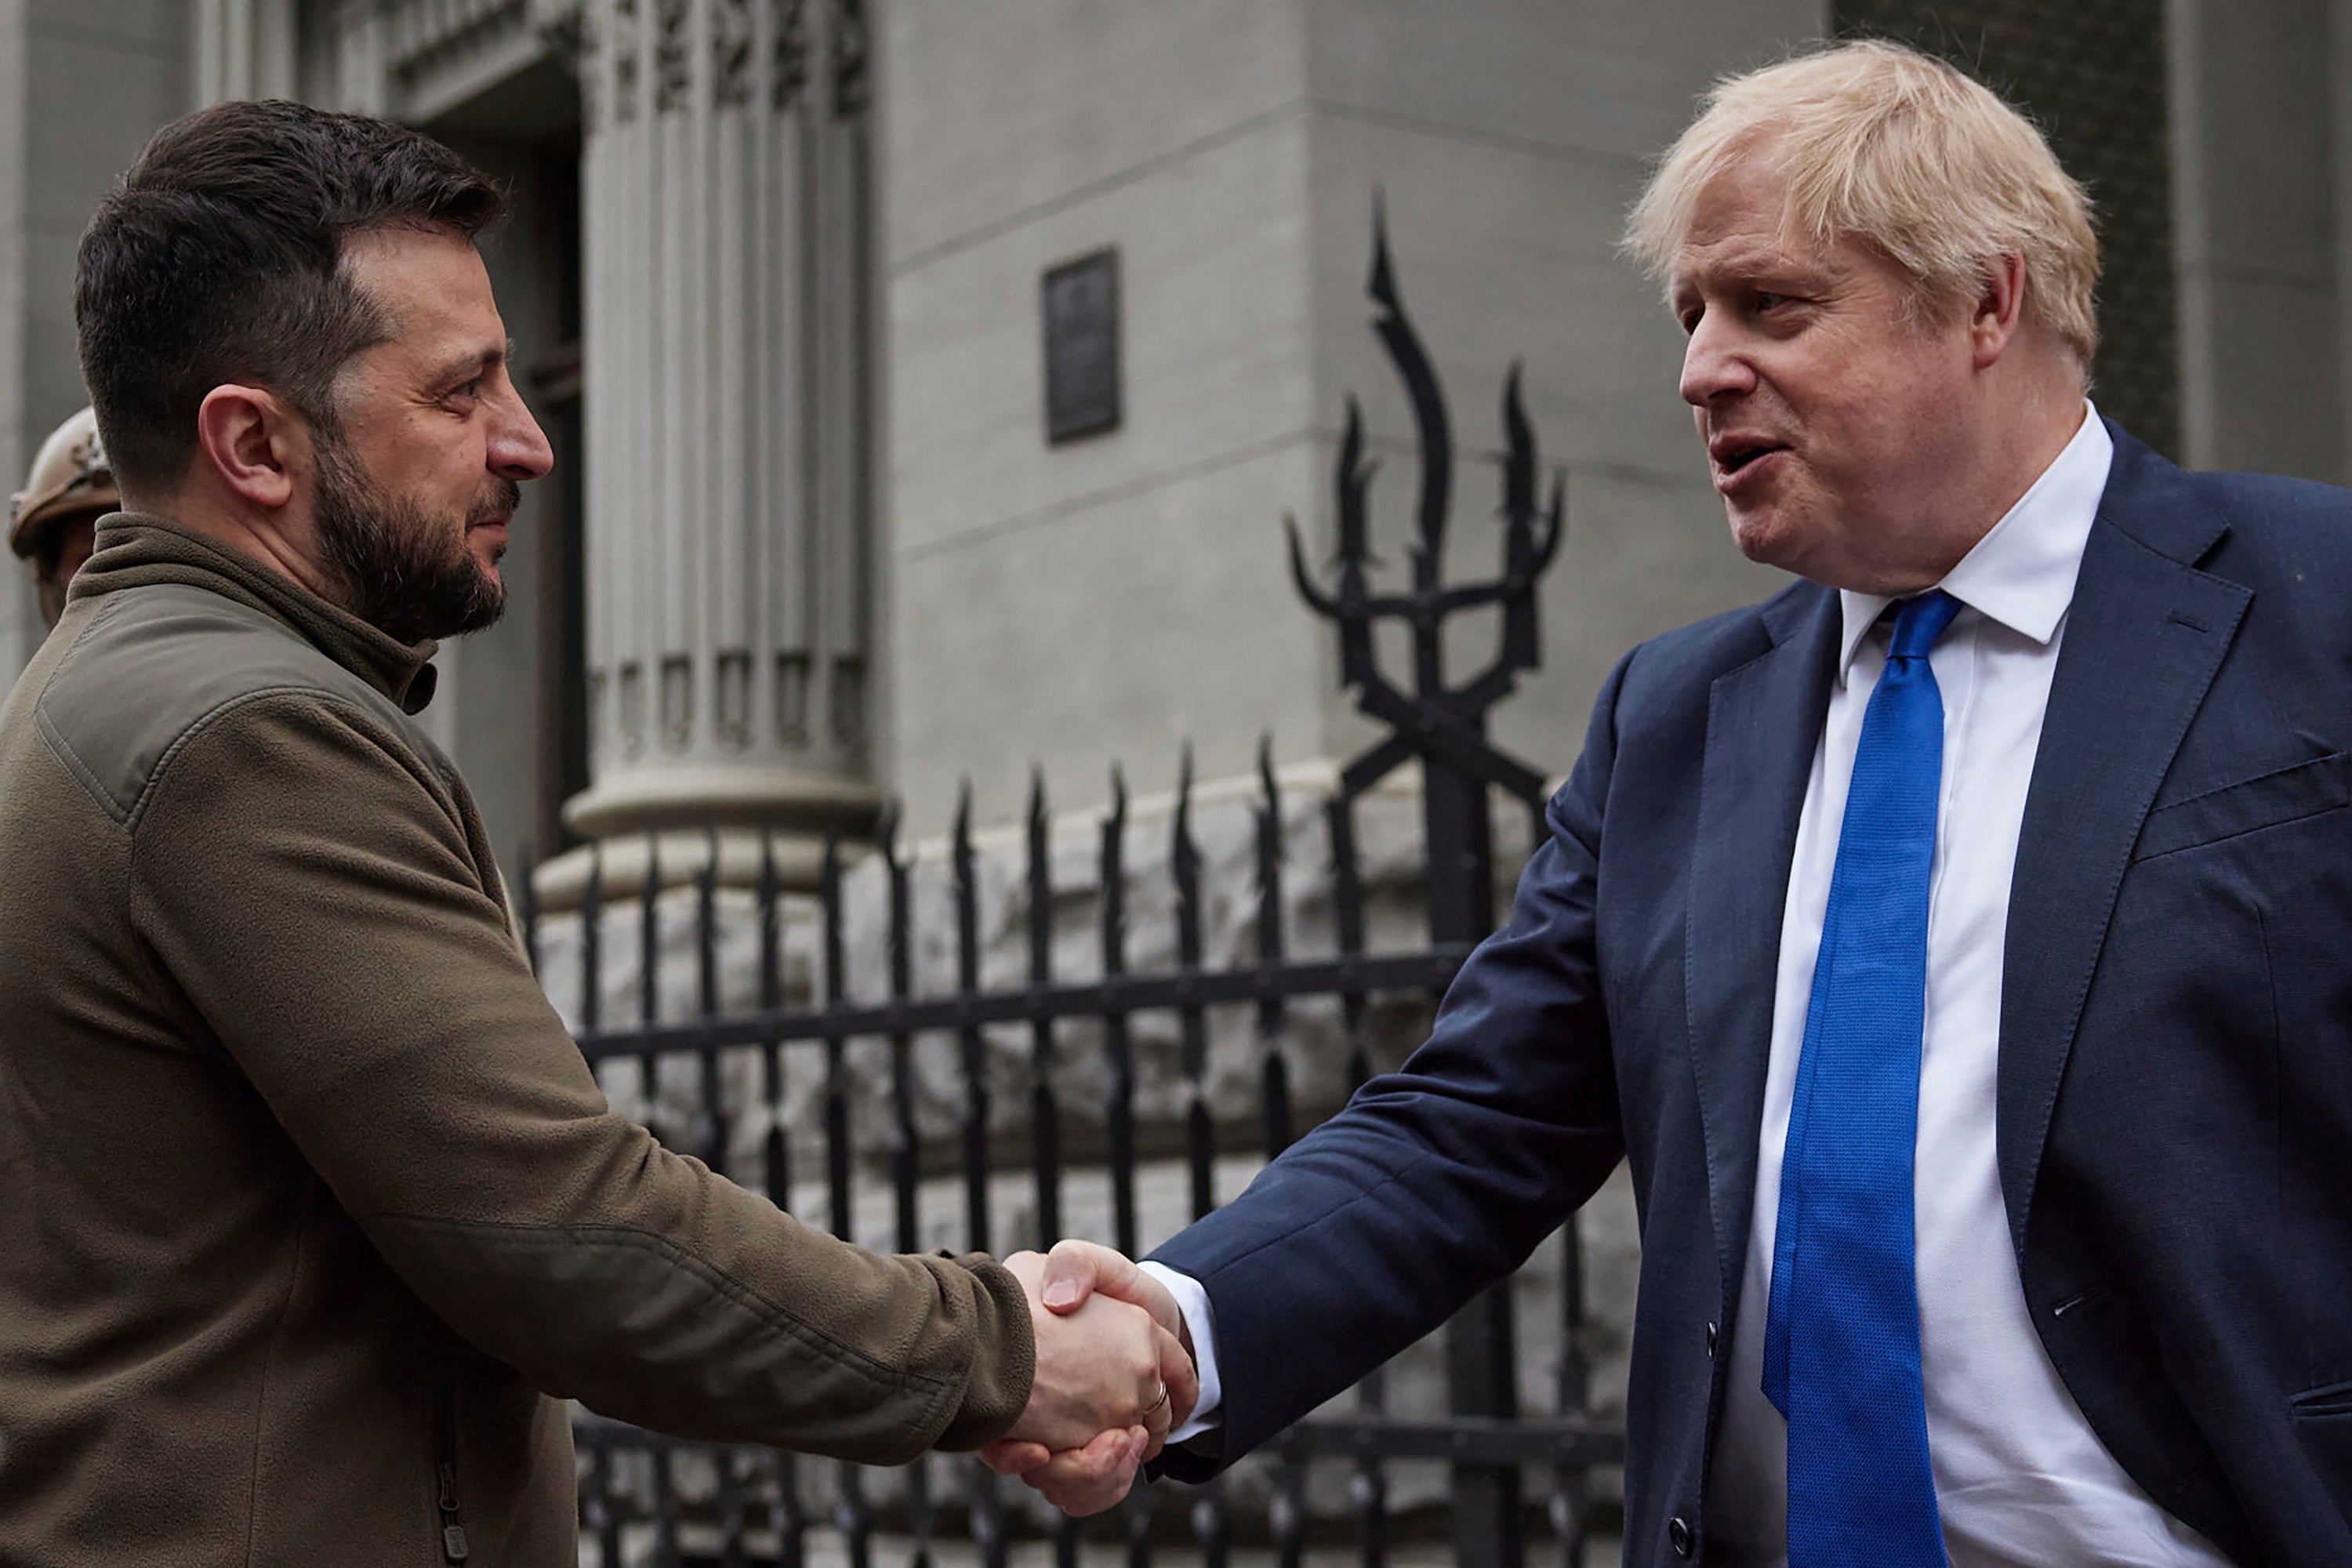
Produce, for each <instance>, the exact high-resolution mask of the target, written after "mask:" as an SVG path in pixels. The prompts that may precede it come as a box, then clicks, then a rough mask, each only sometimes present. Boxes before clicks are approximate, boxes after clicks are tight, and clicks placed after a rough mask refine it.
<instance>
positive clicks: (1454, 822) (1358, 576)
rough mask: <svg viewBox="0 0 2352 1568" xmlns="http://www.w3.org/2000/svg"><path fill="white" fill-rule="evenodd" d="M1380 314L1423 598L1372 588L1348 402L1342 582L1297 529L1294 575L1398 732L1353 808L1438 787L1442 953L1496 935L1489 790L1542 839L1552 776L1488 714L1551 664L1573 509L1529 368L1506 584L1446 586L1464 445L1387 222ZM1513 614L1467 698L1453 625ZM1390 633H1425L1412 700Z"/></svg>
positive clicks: (1516, 408)
mask: <svg viewBox="0 0 2352 1568" xmlns="http://www.w3.org/2000/svg"><path fill="white" fill-rule="evenodd" d="M1366 292H1368V293H1369V294H1370V296H1371V299H1372V301H1373V303H1374V304H1375V305H1377V306H1378V307H1379V310H1378V312H1377V314H1376V315H1375V317H1374V319H1373V327H1374V330H1375V331H1378V332H1379V333H1380V337H1381V343H1382V344H1383V345H1385V346H1386V347H1387V349H1388V353H1389V359H1390V360H1391V363H1394V364H1395V366H1396V370H1397V374H1398V376H1399V377H1400V378H1401V379H1402V381H1403V382H1404V386H1405V392H1406V395H1408V396H1409V397H1410V398H1411V399H1412V418H1413V425H1414V427H1415V429H1416V430H1417V432H1418V433H1419V437H1420V447H1421V498H1420V508H1419V514H1418V517H1417V520H1416V521H1417V523H1418V534H1419V537H1418V538H1417V539H1416V540H1415V542H1413V543H1412V545H1410V546H1409V547H1408V551H1409V553H1410V554H1411V556H1412V587H1411V588H1410V589H1408V590H1407V591H1405V592H1403V593H1399V594H1375V593H1374V592H1372V590H1371V586H1370V583H1369V581H1368V578H1367V568H1369V567H1370V566H1372V565H1375V564H1377V563H1375V562H1374V561H1373V559H1372V553H1371V546H1370V530H1369V527H1368V520H1367V516H1366V500H1367V493H1368V491H1369V489H1370V483H1371V477H1372V470H1373V468H1375V467H1376V465H1375V464H1374V463H1373V462H1372V461H1371V460H1370V459H1368V458H1366V457H1365V456H1364V414H1363V409H1362V407H1361V405H1359V404H1358V403H1357V401H1356V399H1355V398H1354V396H1352V395H1350V396H1349V399H1348V426H1347V431H1346V434H1345V435H1344V436H1343V437H1341V439H1340V442H1339V467H1338V471H1337V474H1336V476H1335V478H1336V482H1337V485H1338V489H1339V553H1338V567H1339V583H1338V586H1337V588H1336V590H1335V591H1334V592H1331V593H1328V594H1326V593H1325V592H1323V591H1322V590H1321V589H1319V588H1318V587H1317V586H1316V585H1315V580H1314V577H1313V575H1312V574H1310V573H1309V571H1308V569H1307V552H1306V549H1305V546H1303V545H1302V544H1301V543H1300V542H1299V537H1298V523H1297V519H1295V518H1286V519H1285V520H1284V526H1285V527H1286V529H1287V530H1288V531H1289V535H1290V569H1291V574H1292V575H1293V577H1295V578H1296V579H1297V584H1298V591H1299V593H1300V594H1301V595H1304V596H1305V598H1306V600H1307V604H1308V605H1311V606H1313V607H1314V609H1315V612H1316V613H1317V614H1318V615H1320V616H1323V617H1325V618H1326V619H1328V620H1329V621H1331V622H1332V623H1333V624H1334V625H1336V626H1338V627H1339V681H1340V684H1341V685H1343V686H1347V687H1351V688H1353V689H1354V690H1355V692H1356V706H1357V707H1358V709H1360V710H1361V711H1362V712H1363V713H1364V714H1365V715H1366V716H1367V717H1368V718H1371V719H1376V720H1379V721H1381V723H1383V724H1385V725H1387V726H1388V728H1389V730H1390V734H1389V736H1388V738H1387V739H1386V740H1384V741H1381V742H1380V743H1379V744H1378V745H1375V746H1373V747H1372V748H1371V749H1370V751H1367V752H1364V753H1363V754H1362V755H1361V756H1360V757H1357V758H1356V759H1355V760H1354V761H1353V762H1351V763H1349V764H1348V766H1347V768H1346V769H1345V770H1344V771H1343V772H1342V773H1341V774H1340V783H1339V799H1340V800H1342V801H1347V802H1352V801H1354V800H1355V799H1356V798H1357V797H1359V796H1360V795H1362V794H1363V793H1364V792H1365V791H1366V790H1369V789H1370V788H1371V787H1372V786H1373V785H1374V784H1378V783H1379V782H1380V781H1381V779H1382V778H1385V777H1386V776H1387V775H1388V774H1389V773H1391V772H1392V771H1394V770H1395V769H1396V768H1397V767H1399V766H1400V765H1402V763H1405V762H1406V761H1408V760H1410V759H1412V758H1414V757H1418V758H1420V759H1421V761H1422V763H1423V769H1424V770H1425V773H1426V783H1425V789H1424V799H1425V801H1426V820H1427V826H1428V831H1429V877H1430V900H1429V921H1430V935H1431V937H1432V938H1433V939H1434V940H1436V941H1438V942H1475V941H1477V940H1478V939H1479V938H1480V937H1483V936H1485V935H1486V933H1487V932H1488V931H1491V930H1493V929H1494V896H1493V885H1494V875H1493V869H1494V861H1493V852H1492V846H1491V844H1490V843H1489V842H1488V838H1489V836H1488V834H1487V832H1486V826H1485V825H1486V820H1487V818H1486V812H1485V810H1484V809H1482V808H1481V806H1482V805H1483V801H1484V798H1485V793H1486V790H1487V789H1488V788H1489V787H1494V788H1500V789H1504V790H1507V791H1509V792H1510V793H1511V794H1512V795H1516V796H1517V797H1518V798H1519V799H1520V800H1521V801H1523V802H1525V803H1526V804H1527V805H1528V806H1529V808H1530V809H1531V810H1532V811H1533V812H1534V813H1535V814H1536V816H1537V826H1538V828H1540V826H1541V822H1540V816H1541V812H1542V806H1543V776H1542V775H1541V774H1540V773H1538V772H1537V771H1536V770H1535V769H1533V768H1531V767H1529V766H1528V765H1527V764H1526V763H1522V762H1520V761H1519V760H1518V759H1517V758H1516V757H1513V756H1511V755H1509V754H1508V753H1507V752H1502V751H1499V750H1497V749H1496V747H1495V746H1494V745H1493V744H1491V743H1490V742H1488V741H1487V739H1486V713H1487V710H1489V709H1491V708H1493V707H1494V706H1495V705H1496V703H1497V702H1500V701H1501V700H1503V699H1504V698H1506V697H1507V696H1509V695H1510V694H1511V692H1512V690H1513V689H1515V688H1516V687H1517V685H1518V678H1519V675H1520V673H1521V672H1522V671H1524V670H1529V669H1533V668H1536V666H1537V665H1538V663H1539V662H1541V659H1542V647H1541V640H1540V637H1539V636H1538V619H1537V614H1538V611H1537V603H1536V582H1537V579H1538V578H1539V577H1541V576H1542V574H1543V573H1544V570H1545V569H1546V568H1547V567H1549V565H1550V564H1551V563H1552V561H1553V559H1554V557H1556V556H1557V555H1558V554H1559V543H1560V538H1561V534H1562V531H1563V530H1562V526H1561V521H1562V516H1563V512H1564V509H1565V506H1566V500H1565V491H1566V481H1565V476H1564V475H1561V474H1559V473H1555V474H1554V476H1553V479H1552V488H1551V498H1550V503H1549V506H1548V507H1547V508H1546V509H1545V510H1542V511H1541V512H1538V510H1536V442H1535V433H1534V430H1533V429H1532V428H1531V427H1530V426H1529V425H1528V414H1527V408H1526V405H1524V404H1523V403H1522V402H1521V400H1520V396H1519V366H1518V365H1517V363H1513V364H1512V366H1511V372H1510V374H1509V375H1508V376H1507V378H1506V379H1505V381H1504V384H1503V433H1504V437H1505V442H1506V445H1505V447H1504V452H1503V459H1502V468H1503V571H1502V575H1501V576H1499V577H1495V578H1490V579H1488V580H1487V581H1486V582H1483V583H1464V584H1447V583H1446V581H1445V577H1444V573H1445V565H1444V557H1445V527H1446V521H1447V518H1446V514H1447V510H1448V509H1449V506H1450V504H1451V501H1452V494H1453V485H1454V446H1453V435H1452V431H1451V428H1450V426H1449V424H1448V421H1447V419H1446V415H1445V395H1444V391H1443V390H1442V389H1441V388H1440V387H1439V386H1438V384H1437V371H1436V369H1435V367H1434V366H1433V365H1432V364H1431V363H1429V355H1428V353H1426V352H1425V351H1424V350H1423V348H1422V345H1421V338H1420V335H1419V334H1418V333H1416V332H1415V331H1413V328H1412V321H1411V319H1410V318H1408V317H1407V316H1406V315H1405V312H1404V302H1403V300H1402V299H1401V298H1400V297H1399V296H1398V293H1397V287H1396V273H1395V269H1394V268H1392V267H1391V265H1390V262H1389V245H1388V229H1387V224H1386V223H1385V221H1384V220H1383V219H1382V217H1381V213H1380V210H1379V209H1378V208H1377V207H1375V208H1374V212H1373V219H1372V276H1371V281H1370V284H1369V286H1368V287H1367V289H1366ZM1489 605H1494V606H1499V608H1500V610H1501V613H1502V635H1501V637H1500V638H1499V639H1498V646H1497V647H1496V650H1495V658H1494V660H1493V662H1491V663H1490V664H1488V665H1487V666H1486V668H1485V669H1484V670H1483V671H1481V672H1480V673H1479V674H1478V675H1477V677H1476V678H1475V679H1472V680H1469V681H1467V682H1465V684H1463V685H1460V686H1448V685H1447V684H1446V681H1445V666H1444V626H1445V621H1446V619H1447V617H1448V616H1454V615H1456V614H1458V613H1460V612H1462V611H1465V610H1472V609H1481V608H1485V607H1486V606H1489ZM1383 620H1393V621H1402V622H1403V623H1405V624H1406V625H1407V626H1410V627H1411V628H1412V651H1413V673H1412V689H1411V690H1407V689H1403V688H1402V687H1400V686H1399V685H1397V684H1396V683H1395V682H1393V681H1391V679H1389V678H1388V676H1387V674H1386V673H1385V672H1383V671H1382V670H1381V667H1380V661H1379V658H1378V656H1377V655H1376V653H1375V651H1374V647H1373V639H1372V628H1373V626H1375V625H1376V624H1377V623H1379V622H1381V621H1383Z"/></svg>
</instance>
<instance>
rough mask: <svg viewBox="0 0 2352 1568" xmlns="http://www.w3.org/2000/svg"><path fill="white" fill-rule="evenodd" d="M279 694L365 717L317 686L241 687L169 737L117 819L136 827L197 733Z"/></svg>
mask: <svg viewBox="0 0 2352 1568" xmlns="http://www.w3.org/2000/svg"><path fill="white" fill-rule="evenodd" d="M278 697H301V698H308V699H310V700H313V701H315V702H317V703H318V704H319V706H320V707H322V708H327V709H333V710H341V711H342V712H345V713H350V714H352V715H355V716H358V717H361V718H366V717H368V714H367V711H366V710H365V709H363V708H362V707H361V706H360V705H359V704H358V703H355V702H353V701H352V700H350V699H349V698H346V697H344V696H342V695H341V694H340V693H337V692H333V691H330V690H328V689H326V688H324V687H320V686H309V685H295V684H280V685H277V686H260V687H256V688H254V689H252V690H250V691H240V692H238V693H237V694H236V696H234V697H229V698H225V699H223V700H221V701H219V702H216V703H215V704H213V706H212V707H210V708H207V709H206V710H205V711H203V712H202V713H199V714H197V715H196V716H195V717H194V719H192V720H190V721H188V723H187V725H186V727H185V728H184V729H182V730H181V731H180V732H179V733H178V734H176V735H174V736H173V737H172V742H171V744H169V745H167V746H165V747H164V748H163V754H162V755H161V756H159V757H157V758H156V759H155V765H154V767H152V769H150V770H149V771H148V773H147V779H146V782H145V783H144V784H142V785H141V786H140V790H139V798H138V799H137V800H135V801H133V802H131V806H130V808H129V811H128V813H127V815H125V816H122V817H121V819H120V820H121V823H122V825H123V826H125V827H128V828H130V829H131V830H132V831H133V832H136V831H137V829H138V826H139V820H140V818H141V817H142V816H145V815H146V813H147V807H148V805H149V804H150V803H151V802H152V801H153V799H154V798H155V792H156V791H157V790H159V789H161V788H162V787H163V780H164V777H165V775H166V774H168V773H170V772H171V768H172V764H173V763H174V762H175V761H177V760H178V758H179V756H180V753H181V752H184V751H185V750H186V749H187V748H188V746H189V745H190V744H191V743H192V742H194V741H195V740H196V739H197V737H199V736H200V735H203V734H205V732H207V731H210V730H211V729H212V728H213V727H214V726H215V724H217V723H219V722H220V721H222V720H224V719H226V718H227V717H229V716H230V715H231V714H232V713H234V712H236V711H237V710H241V709H245V708H249V707H251V706H252V705H253V704H255V703H257V702H264V701H268V700H270V699H272V698H278Z"/></svg>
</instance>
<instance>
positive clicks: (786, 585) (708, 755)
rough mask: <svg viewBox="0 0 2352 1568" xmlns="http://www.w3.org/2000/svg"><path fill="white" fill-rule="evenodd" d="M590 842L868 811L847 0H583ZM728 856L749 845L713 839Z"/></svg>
mask: <svg viewBox="0 0 2352 1568" xmlns="http://www.w3.org/2000/svg"><path fill="white" fill-rule="evenodd" d="M575 37H576V47H577V50H578V57H577V58H578V61H579V66H580V70H581V73H582V80H583V89H584V100H585V110H584V112H585V117H586V120H585V140H584V145H583V153H582V182H583V190H582V203H581V208H582V225H583V235H582V240H583V245H582V251H583V262H584V268H585V280H584V283H585V318H586V319H585V322H584V333H583V335H584V342H583V353H584V357H585V369H586V377H587V384H586V396H587V407H586V417H587V439H588V450H587V452H586V454H585V473H586V489H587V493H586V529H587V572H586V578H587V598H588V603H587V637H588V668H589V675H588V702H589V710H590V721H589V729H590V742H589V744H590V770H591V781H592V782H591V784H590V787H589V788H588V790H587V791H586V792H585V793H583V794H582V795H579V796H577V797H575V798H574V799H572V801H571V802H570V803H568V804H567V805H566V806H565V819H566V821H567V822H568V823H570V824H571V825H572V826H573V827H574V828H575V829H576V830H578V831H579V832H581V833H583V834H585V835H587V836H589V837H593V838H597V839H611V838H615V837H630V836H637V835H643V834H645V833H646V832H648V831H656V830H661V829H666V828H669V829H679V828H688V827H692V828H697V829H698V828H700V827H702V826H705V825H709V824H713V823H716V824H719V825H723V826H728V827H730V828H732V829H733V830H734V833H733V835H732V837H734V839H735V840H736V841H737V844H738V846H739V847H740V845H741V843H742V842H743V840H744V839H745V838H746V837H756V836H757V834H758V833H760V832H761V831H763V830H764V831H767V832H769V833H772V834H781V835H782V840H783V842H784V845H785V848H786V855H785V857H784V858H785V862H786V869H787V874H788V875H790V874H793V873H794V872H795V871H796V870H797V871H803V872H804V871H805V869H806V868H809V867H811V866H813V864H814V859H813V856H814V846H815V845H816V844H817V842H819V840H820V839H821V837H822V836H823V834H824V832H825V831H826V829H827V828H828V826H840V827H842V828H844V829H845V830H846V831H849V832H852V833H855V832H858V831H862V830H863V829H864V828H866V826H869V825H870V824H871V822H872V820H873V818H874V816H875V815H876V813H877V809H878V807H879V803H880V802H879V795H878V793H877V790H876V788H875V787H874V785H873V784H872V783H871V782H870V781H869V779H868V776H867V769H868V746H869V734H870V731H871V728H872V726H871V724H870V723H869V717H868V715H869V704H870V702H871V695H870V689H869V688H870V681H869V671H870V654H869V649H870V647H871V643H872V637H871V628H870V626H869V624H868V619H869V617H868V610H867V605H868V597H869V584H868V581H867V577H868V559H869V556H868V551H869V538H870V532H871V529H870V521H871V516H872V497H873V478H872V472H871V462H870V458H869V452H870V447H869V439H868V436H869V431H870V428H871V418H870V414H869V409H870V406H871V397H870V394H869V386H870V377H871V358H870V337H871V334H870V331H869V326H868V323H869V322H870V320H871V308H870V307H871V291H870V285H869V283H868V281H867V269H868V267H869V265H870V261H871V258H870V255H869V252H868V238H867V235H868V230H869V227H870V224H869V218H870V212H869V201H870V197H869V178H868V166H867V137H868V116H867V114H866V47H865V37H864V26H863V16H862V6H860V5H854V4H848V3H845V0H583V5H581V6H580V8H579V11H578V13H577V32H576V35H575ZM730 859H734V860H736V861H737V863H738V866H739V867H740V865H743V864H748V863H749V862H748V861H745V860H743V859H742V858H741V857H740V856H737V857H730Z"/></svg>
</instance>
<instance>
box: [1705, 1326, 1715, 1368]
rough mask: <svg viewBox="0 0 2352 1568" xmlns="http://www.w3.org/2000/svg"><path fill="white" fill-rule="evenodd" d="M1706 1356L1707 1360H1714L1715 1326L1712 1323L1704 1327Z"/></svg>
mask: <svg viewBox="0 0 2352 1568" xmlns="http://www.w3.org/2000/svg"><path fill="white" fill-rule="evenodd" d="M1706 1354H1707V1359H1708V1360H1710V1361H1712V1360H1714V1359H1715V1325H1714V1324H1713V1323H1709V1324H1708V1325H1707V1326H1706Z"/></svg>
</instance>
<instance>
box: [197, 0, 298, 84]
mask: <svg viewBox="0 0 2352 1568" xmlns="http://www.w3.org/2000/svg"><path fill="white" fill-rule="evenodd" d="M194 10H195V16H194V21H195V26H194V37H193V39H192V40H191V42H192V43H193V45H194V60H193V61H192V65H193V72H192V74H193V76H194V81H193V82H192V83H191V86H192V88H193V89H194V91H193V92H192V94H191V96H192V97H193V98H194V100H195V101H196V102H197V103H199V104H207V103H218V102H220V101H221V100H223V99H230V98H290V97H292V96H293V93H294V0H195V7H194Z"/></svg>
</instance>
